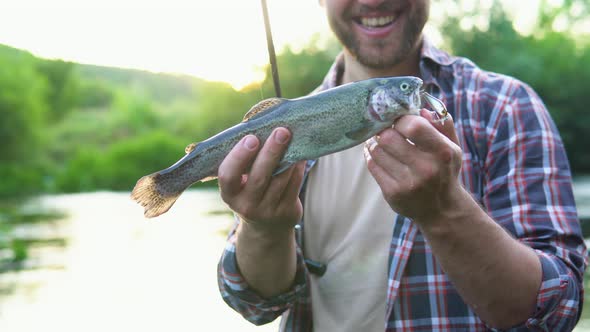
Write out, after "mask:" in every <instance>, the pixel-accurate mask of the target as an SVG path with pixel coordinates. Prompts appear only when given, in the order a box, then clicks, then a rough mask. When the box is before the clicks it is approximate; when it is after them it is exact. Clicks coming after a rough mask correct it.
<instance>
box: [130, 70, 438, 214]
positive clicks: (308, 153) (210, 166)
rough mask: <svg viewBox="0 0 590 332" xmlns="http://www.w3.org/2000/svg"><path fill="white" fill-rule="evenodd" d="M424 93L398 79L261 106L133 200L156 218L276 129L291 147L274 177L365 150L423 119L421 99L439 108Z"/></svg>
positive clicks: (415, 82)
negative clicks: (403, 121) (244, 145)
mask: <svg viewBox="0 0 590 332" xmlns="http://www.w3.org/2000/svg"><path fill="white" fill-rule="evenodd" d="M421 87H422V80H421V79H420V78H418V77H413V76H396V77H386V78H372V79H367V80H363V81H357V82H353V83H348V84H344V85H340V86H338V87H335V88H332V89H328V90H325V91H322V92H318V93H315V94H311V95H308V96H304V97H300V98H296V99H285V98H269V99H265V100H262V101H260V102H259V103H257V104H256V105H254V106H253V107H252V108H251V109H250V110H249V111H248V112H247V113H246V115H245V116H244V120H243V121H242V122H240V123H238V124H236V125H234V126H232V127H230V128H228V129H226V130H224V131H222V132H220V133H218V134H216V135H214V136H212V137H210V138H208V139H206V140H204V141H202V142H198V143H191V144H189V145H188V146H187V147H186V149H185V153H186V154H185V156H184V157H182V158H181V159H180V160H178V161H177V162H176V163H174V164H173V165H172V166H170V167H168V168H166V169H164V170H161V171H159V172H156V173H153V174H150V175H146V176H144V177H142V178H141V179H139V180H138V181H137V184H136V185H135V188H134V189H133V191H132V193H131V198H132V199H133V200H135V201H136V202H137V203H139V204H140V205H142V206H143V207H144V215H145V217H147V218H153V217H157V216H159V215H161V214H163V213H165V212H167V211H168V210H169V209H170V208H171V207H172V205H173V204H174V202H175V201H176V200H177V199H178V197H179V196H180V195H181V194H182V193H183V192H184V191H185V190H186V189H187V188H188V187H190V186H191V185H192V184H193V183H196V182H199V181H208V180H212V179H215V178H216V176H217V169H218V168H219V165H220V164H221V162H222V161H223V159H224V158H225V156H226V155H227V154H228V153H229V152H230V150H231V149H232V148H233V147H234V146H235V145H236V144H237V143H238V142H239V141H240V140H241V139H242V138H243V137H245V136H246V135H250V134H251V135H255V136H256V137H258V139H260V140H261V142H264V141H266V139H267V138H268V137H269V135H270V134H271V132H272V131H273V129H275V128H277V127H285V128H287V129H289V130H290V132H291V141H290V143H289V146H288V147H287V150H286V151H285V153H284V155H283V157H282V159H281V160H280V162H279V165H278V167H277V168H276V170H275V171H274V173H273V175H276V174H280V173H281V172H283V171H285V170H287V169H288V168H289V167H290V166H292V165H293V164H295V163H296V162H298V161H301V160H311V159H317V158H319V157H321V156H324V155H328V154H331V153H335V152H338V151H342V150H345V149H347V148H350V147H353V146H355V145H358V144H361V143H363V142H364V141H366V140H367V139H369V138H371V137H372V136H374V135H376V134H378V133H379V132H381V131H382V130H384V129H386V128H389V127H391V126H392V125H393V123H394V122H395V120H396V119H397V118H399V117H400V116H402V115H406V114H412V115H419V114H420V108H421V107H422V105H423V99H425V101H426V102H427V103H428V102H429V103H433V102H435V101H434V100H436V98H434V97H432V96H430V95H428V94H426V93H425V92H424V91H421ZM425 94H426V95H425ZM429 97H432V98H434V99H429ZM443 107H444V105H443ZM445 112H446V109H445ZM441 115H444V116H446V113H443V114H441Z"/></svg>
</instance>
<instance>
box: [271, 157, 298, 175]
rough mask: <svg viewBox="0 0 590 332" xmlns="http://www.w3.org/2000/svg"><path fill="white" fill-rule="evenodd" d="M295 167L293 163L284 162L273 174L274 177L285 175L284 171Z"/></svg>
mask: <svg viewBox="0 0 590 332" xmlns="http://www.w3.org/2000/svg"><path fill="white" fill-rule="evenodd" d="M291 166H293V163H292V162H289V161H283V162H281V163H280V164H279V166H277V168H276V169H275V171H274V172H273V173H272V176H275V175H279V174H281V173H283V172H284V171H286V170H287V169H289V167H291Z"/></svg>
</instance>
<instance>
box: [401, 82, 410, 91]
mask: <svg viewBox="0 0 590 332" xmlns="http://www.w3.org/2000/svg"><path fill="white" fill-rule="evenodd" d="M409 88H410V85H409V84H408V83H406V82H403V83H402V84H400V85H399V89H400V90H402V92H406V91H408V89H409Z"/></svg>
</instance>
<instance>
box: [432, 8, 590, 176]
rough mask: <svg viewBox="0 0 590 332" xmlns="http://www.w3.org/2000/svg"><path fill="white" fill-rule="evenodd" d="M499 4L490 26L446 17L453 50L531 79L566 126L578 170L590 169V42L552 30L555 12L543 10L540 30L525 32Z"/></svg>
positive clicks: (566, 141) (565, 134) (563, 131)
mask: <svg viewBox="0 0 590 332" xmlns="http://www.w3.org/2000/svg"><path fill="white" fill-rule="evenodd" d="M568 3H570V4H573V2H572V1H569V2H568ZM493 8H495V9H494V10H493V11H492V12H491V15H490V21H489V28H488V29H487V30H480V29H477V28H473V29H471V30H468V31H464V30H462V29H461V28H460V27H459V23H458V21H459V18H458V17H455V18H450V19H449V20H447V21H446V23H445V24H444V26H443V31H444V35H445V36H446V38H447V42H448V44H449V45H450V47H451V49H452V50H453V53H454V54H457V55H462V56H466V57H468V58H470V59H471V60H473V61H474V62H475V63H477V64H478V65H479V66H480V67H482V68H484V69H488V70H492V71H496V72H500V73H503V74H507V75H511V76H514V77H516V78H518V79H520V80H522V81H524V82H526V83H528V84H529V85H531V86H532V87H533V88H534V89H535V90H536V91H537V93H538V94H539V95H540V96H541V97H542V99H543V101H544V102H545V104H546V105H547V108H548V109H549V111H550V113H551V115H552V117H553V119H554V120H555V122H556V125H557V127H558V128H559V130H560V133H561V135H562V139H563V141H564V144H565V147H566V150H567V152H568V157H569V159H570V163H571V165H572V170H573V171H574V173H576V174H588V173H590V155H588V153H586V151H587V148H586V147H585V144H584V142H583V137H584V132H587V131H588V130H590V113H589V112H586V111H585V110H586V109H587V108H588V106H587V100H586V96H587V91H586V86H587V85H588V83H589V82H590V67H588V66H587V63H588V61H589V60H590V44H589V43H582V42H579V41H576V40H574V37H573V36H570V35H568V34H566V33H560V32H555V31H552V30H551V29H550V28H549V27H548V26H547V25H551V24H552V22H553V20H555V15H551V18H550V17H549V16H547V15H548V14H545V15H543V14H542V15H541V17H542V19H541V20H540V23H539V26H538V29H537V33H536V34H534V35H532V36H522V35H520V34H519V33H518V32H517V31H516V30H515V29H514V27H513V25H512V22H511V21H510V20H509V18H508V16H507V14H506V13H505V12H504V11H503V10H502V9H501V7H499V6H496V7H493ZM561 10H563V9H562V8H560V9H559V11H561ZM542 12H543V13H545V11H544V10H543V9H542ZM554 14H555V13H554ZM546 16H547V17H546ZM541 32H542V33H541Z"/></svg>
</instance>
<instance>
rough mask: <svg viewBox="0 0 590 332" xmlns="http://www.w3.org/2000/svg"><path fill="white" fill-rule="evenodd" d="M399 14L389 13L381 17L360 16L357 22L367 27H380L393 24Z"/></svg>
mask: <svg viewBox="0 0 590 332" xmlns="http://www.w3.org/2000/svg"><path fill="white" fill-rule="evenodd" d="M397 16H398V15H387V16H379V17H364V16H362V17H358V18H356V19H355V22H356V23H358V24H360V25H361V26H363V27H364V28H367V29H378V28H383V27H386V26H388V25H391V24H393V22H395V20H396V19H397Z"/></svg>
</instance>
